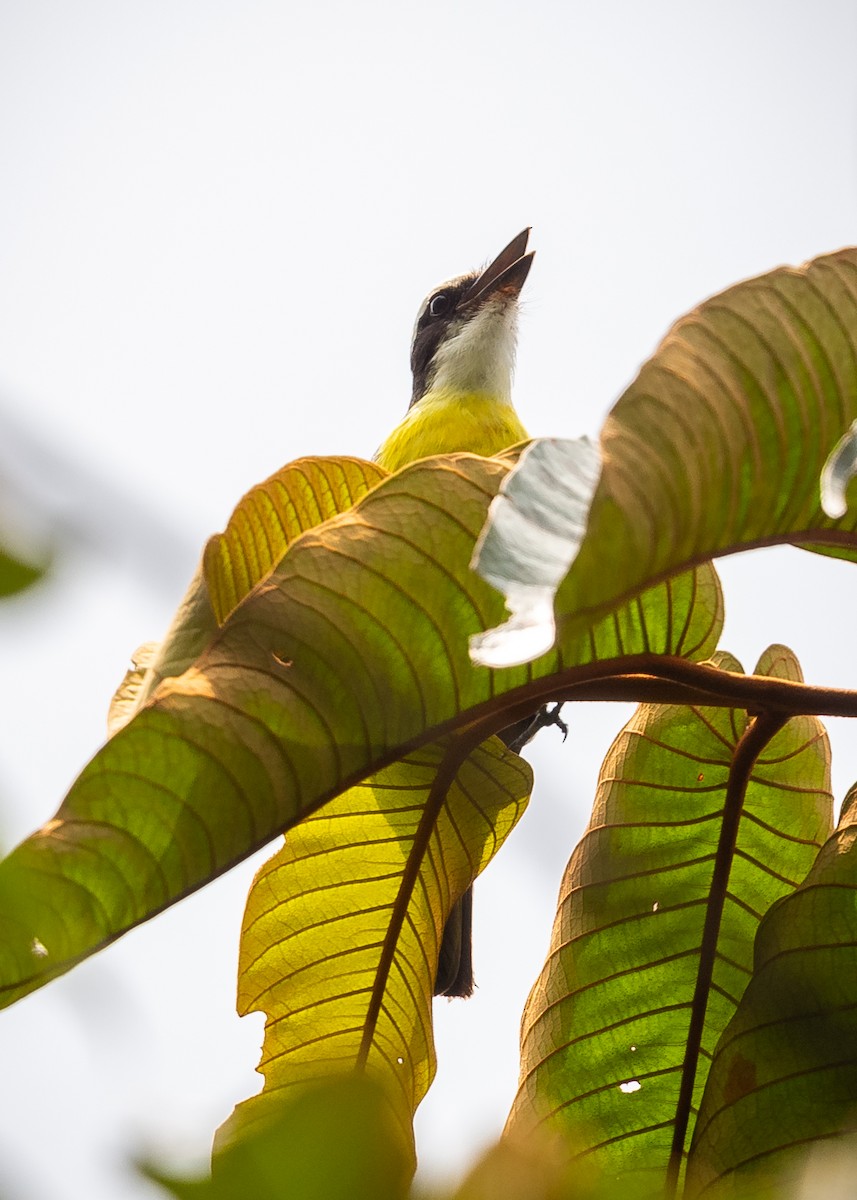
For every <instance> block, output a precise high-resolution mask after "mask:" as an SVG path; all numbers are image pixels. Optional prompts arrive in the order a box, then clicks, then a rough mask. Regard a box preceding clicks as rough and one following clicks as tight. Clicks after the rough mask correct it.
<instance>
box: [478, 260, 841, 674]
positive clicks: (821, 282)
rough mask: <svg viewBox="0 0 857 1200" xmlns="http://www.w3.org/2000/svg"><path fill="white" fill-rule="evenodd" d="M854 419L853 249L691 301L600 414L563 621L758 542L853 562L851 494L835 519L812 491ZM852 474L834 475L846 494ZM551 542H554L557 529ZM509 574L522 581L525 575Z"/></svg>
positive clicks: (560, 612) (563, 595)
mask: <svg viewBox="0 0 857 1200" xmlns="http://www.w3.org/2000/svg"><path fill="white" fill-rule="evenodd" d="M855 416H857V249H848V250H842V251H840V252H839V253H837V254H831V255H827V256H826V257H823V258H819V259H816V260H815V261H814V262H811V263H808V264H807V265H806V266H804V267H801V268H799V269H794V268H791V267H783V268H780V269H779V270H777V271H772V272H770V273H769V274H767V275H762V276H760V277H759V278H757V279H750V280H747V281H745V282H744V283H740V284H737V285H736V286H735V287H733V288H730V289H729V290H728V291H725V292H722V293H721V294H720V295H718V296H714V297H713V298H712V299H711V300H708V301H706V302H705V303H704V304H702V305H700V307H699V308H697V309H695V310H694V311H693V312H691V313H689V314H688V315H687V316H686V317H683V318H682V319H681V320H680V321H678V322H677V323H676V324H675V325H674V326H673V328H672V329H671V330H670V332H669V334H668V335H667V337H666V338H665V339H664V341H663V343H662V344H661V346H660V347H659V348H658V350H657V351H656V353H655V354H654V355H653V356H652V358H650V359H649V361H648V362H647V363H645V364H644V366H643V368H642V370H641V371H640V374H639V375H638V377H637V379H636V380H635V381H634V382H633V383H632V384H631V386H630V387H629V388H628V390H627V391H626V392H625V393H624V395H623V396H622V397H621V398H620V400H619V401H618V403H617V404H616V406H615V408H614V409H613V411H612V412H611V413H610V415H609V417H608V418H607V421H606V423H605V425H604V428H603V430H602V433H601V453H602V458H603V464H602V471H601V480H600V483H599V486H598V490H597V492H596V494H595V497H594V500H593V503H592V509H591V511H590V514H589V523H588V528H587V532H586V536H585V538H584V540H583V543H582V545H581V546H580V550H579V553H577V544H576V534H575V536H574V538H573V541H574V552H575V553H577V558H576V560H575V561H574V564H573V566H572V568H571V571H570V572H569V574H568V576H567V578H566V581H565V583H564V584H563V585H562V586H561V587H560V590H559V594H558V596H557V600H556V614H557V620H558V621H559V622H563V621H565V622H569V621H570V622H580V621H585V622H588V621H590V620H591V619H592V615H593V614H594V613H598V612H603V611H604V610H605V609H607V608H610V607H611V606H613V605H615V604H616V603H617V602H619V601H621V600H623V599H625V598H627V597H628V596H631V595H633V594H635V593H636V592H638V591H639V590H640V589H642V588H644V587H646V586H648V585H650V584H651V583H652V582H653V581H654V580H656V579H662V578H664V577H666V576H669V575H672V574H674V573H675V572H677V571H680V570H684V569H686V568H688V567H690V566H692V565H693V564H694V563H699V562H702V561H705V560H706V559H711V558H716V557H717V556H718V555H722V554H728V553H732V552H734V551H736V550H746V549H750V548H751V547H753V546H766V545H771V544H772V543H775V542H795V543H798V544H804V545H808V546H809V547H810V548H813V549H816V550H822V551H823V552H824V553H828V554H833V555H836V556H838V557H842V558H855V557H857V500H855V502H852V504H851V506H850V508H847V509H844V515H842V516H841V518H840V519H834V518H832V517H829V516H827V515H826V514H825V512H824V510H823V508H822V506H821V501H820V484H821V478H822V473H823V471H824V470H825V466H826V464H827V461H828V457H829V456H830V455H831V453H832V452H833V451H834V448H835V447H836V446H837V444H838V443H839V442H840V439H841V438H842V437H843V435H844V434H845V433H846V431H847V430H848V429H849V427H850V424H851V421H852V420H853V419H854V417H855ZM518 469H519V470H520V472H521V473H522V474H523V473H526V471H527V470H528V466H527V462H526V460H524V461H522V463H521V464H520V467H519V468H518ZM840 474H843V472H840ZM845 474H847V472H846V473H845ZM838 477H839V476H837V478H838ZM557 483H558V485H559V484H561V483H563V481H562V480H558V481H557ZM846 483H847V478H845V475H844V474H843V478H842V480H841V481H840V486H841V488H842V497H841V499H842V501H843V503H844V487H845V484H846ZM852 495H853V489H852ZM557 503H560V504H562V503H565V501H564V499H563V494H562V490H561V488H560V487H559V486H558V488H557ZM537 551H538V546H537V545H536V546H535V547H534V548H533V550H532V553H531V556H530V566H529V567H528V572H529V570H530V569H531V566H532V558H533V556H534V555H535V554H536V552H537ZM547 551H548V557H549V558H551V559H552V558H553V557H554V556H556V554H557V553H558V552H557V549H556V547H554V546H553V544H552V543H551V542H550V540H549V544H548V547H547ZM516 578H517V579H518V584H517V585H516V586H518V587H520V586H521V585H523V584H525V583H527V581H528V578H529V574H527V575H525V576H517V577H516ZM504 586H506V587H507V590H508V586H509V585H508V580H507V581H506V584H505V585H504ZM492 636H493V633H492ZM539 652H540V651H539Z"/></svg>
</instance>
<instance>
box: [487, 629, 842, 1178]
mask: <svg viewBox="0 0 857 1200" xmlns="http://www.w3.org/2000/svg"><path fill="white" fill-rule="evenodd" d="M719 661H720V665H722V666H723V667H724V669H726V670H738V669H739V668H738V665H737V663H735V662H734V660H730V659H729V658H728V657H726V656H720V659H719ZM757 674H771V675H775V676H777V677H779V678H788V679H796V678H797V679H799V678H800V674H799V668H798V666H797V662H796V660H795V659H794V656H793V655H792V654H791V652H790V651H788V650H786V649H785V648H784V647H772V648H771V650H769V651H767V652H766V654H765V655H764V656H763V657H762V659H761V661H760V663H759V665H758V667H757ZM747 719H748V718H747V715H746V714H745V713H744V712H743V711H740V710H730V709H715V708H692V707H675V706H669V707H660V706H649V705H643V706H641V707H640V708H639V709H638V710H637V712H636V713H635V715H634V716H633V717H632V719H631V721H630V722H629V723H628V725H626V727H625V729H624V730H623V731H622V733H620V735H619V737H618V738H617V739H616V741H615V742H614V744H613V747H612V748H611V750H610V752H609V754H608V756H607V758H606V760H605V762H604V766H603V768H602V772H601V779H600V782H599V786H598V792H597V795H596V799H595V805H594V808H593V813H592V818H591V820H590V823H589V826H588V828H587V831H586V833H585V834H584V837H583V839H582V840H581V842H580V844H579V845H578V847H577V849H576V850H575V852H574V854H573V856H572V859H571V862H570V863H569V866H568V870H567V872H566V876H565V879H564V881H563V884H562V887H561V890H560V898H559V908H558V911H557V917H556V923H555V925H554V931H553V938H552V941H551V949H550V952H549V955H548V958H547V962H546V964H545V967H544V969H543V971H542V973H541V975H540V977H539V979H538V981H537V982H536V984H535V986H534V988H533V991H532V993H531V995H530V998H529V1000H528V1002H527V1006H526V1009H525V1012H524V1018H523V1022H522V1036H521V1047H522V1054H521V1083H520V1088H519V1092H518V1095H517V1098H516V1100H515V1103H514V1106H513V1109H512V1113H511V1116H510V1121H509V1125H510V1128H511V1129H512V1131H519V1130H526V1129H527V1128H529V1127H532V1126H534V1125H539V1124H547V1126H548V1128H550V1129H557V1130H561V1131H562V1130H567V1131H569V1132H571V1133H576V1136H577V1137H578V1139H580V1138H586V1154H587V1156H588V1157H590V1156H591V1157H592V1158H593V1159H594V1161H595V1163H596V1164H597V1165H598V1166H599V1167H600V1168H601V1169H602V1170H603V1171H604V1172H605V1175H606V1176H607V1177H608V1178H619V1177H621V1179H622V1181H623V1182H622V1186H624V1185H625V1182H626V1181H628V1180H633V1179H635V1177H636V1183H637V1184H639V1183H640V1182H641V1179H644V1178H647V1179H648V1182H649V1187H650V1191H651V1195H653V1196H660V1195H661V1194H662V1191H663V1186H664V1180H665V1174H666V1169H667V1163H668V1160H669V1157H670V1151H671V1145H672V1139H673V1129H674V1126H675V1121H676V1116H677V1106H678V1101H679V1088H680V1084H681V1080H682V1074H683V1071H684V1070H686V1069H687V1068H686V1067H685V1066H684V1054H685V1047H686V1043H687V1034H688V1028H689V1022H690V1019H691V1011H692V1007H693V1004H694V992H695V988H696V980H697V973H698V971H699V966H700V946H701V940H702V929H703V922H704V920H705V915H706V907H707V905H708V902H709V896H710V890H711V885H712V870H713V865H714V859H715V853H716V851H717V846H718V838H719V835H720V825H721V817H722V813H723V805H724V798H725V791H726V783H727V779H728V775H729V768H730V763H731V759H732V754H733V751H734V749H735V746H736V744H737V742H738V740H739V738H740V736H741V734H742V733H743V731H744V729H745V727H746V723H747ZM828 789H829V752H828V745H827V738H826V735H825V734H824V731H823V729H822V727H821V725H820V723H819V722H818V721H817V720H816V719H815V718H813V717H798V718H794V719H793V720H791V721H789V722H788V724H787V725H786V726H785V727H784V728H783V729H782V730H781V732H780V733H778V734H777V735H776V736H775V737H774V738H773V740H772V741H771V742H770V743H769V744H768V746H767V747H766V748H765V750H764V751H763V753H762V755H761V756H760V757H759V759H758V760H757V762H756V765H755V767H754V768H753V771H752V775H751V779H750V783H749V786H748V788H747V793H746V799H745V806H744V810H743V816H742V819H741V824H740V828H739V833H738V840H737V849H736V853H735V856H734V859H733V862H732V867H731V873H730V875H729V884H728V893H727V901H726V905H725V908H724V912H723V917H722V922H721V926H720V932H719V938H718V941H717V947H716V957H715V962H714V972H713V979H712V985H711V987H710V989H709V990H708V992H707V994H706V995H705V997H704V1004H705V1024H704V1031H703V1038H702V1046H701V1055H700V1059H699V1063H698V1065H697V1066H696V1068H695V1074H694V1079H693V1102H692V1107H693V1110H694V1111H695V1109H696V1107H697V1106H698V1104H699V1100H700V1098H701V1095H702V1088H703V1085H704V1083H705V1078H706V1075H707V1069H708V1063H709V1061H710V1059H711V1055H712V1053H713V1052H714V1047H715V1045H716V1043H717V1039H718V1037H719V1036H720V1033H721V1032H722V1030H723V1029H724V1027H725V1025H726V1023H727V1021H728V1020H729V1019H730V1017H731V1016H732V1015H733V1013H734V1011H735V1006H736V1004H737V1003H738V1001H739V1000H740V998H741V995H742V993H743V991H744V988H745V987H746V985H747V981H748V979H749V977H750V972H751V968H752V949H753V937H754V934H755V931H756V928H757V925H758V922H759V919H760V918H761V917H762V916H763V914H764V913H765V912H766V911H767V910H768V909H769V908H770V906H771V905H772V904H773V903H774V902H775V901H776V900H777V899H779V898H780V897H782V896H784V895H788V894H789V893H790V892H791V891H792V890H793V889H794V887H795V886H796V885H797V884H799V883H800V882H801V880H802V879H803V877H804V875H805V874H806V872H807V870H808V869H809V867H810V865H811V864H812V862H813V860H814V857H815V854H816V851H817V848H818V846H819V845H820V844H821V843H822V842H823V840H824V839H825V837H826V836H827V834H828V831H829V828H830V795H829V791H828Z"/></svg>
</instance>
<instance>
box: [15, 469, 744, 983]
mask: <svg viewBox="0 0 857 1200" xmlns="http://www.w3.org/2000/svg"><path fill="white" fill-rule="evenodd" d="M507 470H508V467H507V465H506V464H505V463H504V462H500V461H497V460H492V459H482V458H477V457H474V456H471V455H451V456H448V457H445V458H442V459H438V460H424V461H423V462H421V463H418V464H415V465H414V466H413V467H412V468H410V469H409V470H406V471H403V472H401V473H399V474H397V475H395V476H393V477H391V478H390V479H388V480H385V481H384V482H383V483H382V484H381V485H380V486H379V487H377V488H376V489H375V490H374V491H372V492H371V493H369V495H367V496H366V497H365V498H364V500H363V501H361V502H360V503H359V504H358V505H357V506H356V507H355V508H354V509H352V510H351V511H349V512H348V513H345V514H343V515H341V516H338V517H335V518H334V519H333V520H331V521H328V522H326V523H325V524H324V525H321V526H319V527H318V529H316V530H312V531H309V532H307V533H305V534H303V536H301V537H300V538H298V539H297V540H296V541H295V542H294V543H293V544H292V546H291V547H290V548H289V550H288V552H287V553H286V555H285V556H284V558H283V559H282V561H281V562H280V563H279V564H278V566H277V567H276V568H275V569H274V570H273V572H272V573H271V574H270V576H268V578H267V579H265V580H264V581H263V582H262V583H260V584H259V585H258V586H257V587H256V588H255V589H254V590H253V591H252V592H251V593H250V594H249V595H248V596H247V597H246V599H245V600H244V601H243V602H242V603H241V604H240V605H239V606H238V607H237V608H236V609H235V610H234V612H233V613H232V614H231V616H230V617H229V618H228V619H227V620H226V622H225V623H224V625H223V627H222V629H221V630H220V631H219V632H218V633H217V634H216V635H215V636H214V638H213V639H212V640H211V642H210V644H209V645H208V647H207V649H206V650H205V651H204V652H203V654H202V655H201V656H200V657H199V658H198V659H197V660H196V662H195V663H194V665H193V667H191V668H190V669H188V670H187V671H185V672H184V673H183V674H182V675H180V676H178V677H176V678H169V679H166V680H165V681H164V682H163V683H162V684H161V685H160V687H159V688H158V690H157V691H156V692H155V694H154V695H153V697H152V699H151V701H150V702H149V704H148V705H146V706H145V707H144V708H142V709H141V710H140V711H139V712H138V713H137V715H136V716H135V717H134V718H133V720H131V721H130V722H129V724H128V725H127V726H126V727H125V728H124V729H122V730H120V732H119V733H118V734H117V735H116V736H115V737H114V738H112V739H111V740H110V741H109V742H108V743H107V745H106V746H105V747H104V748H103V749H102V750H101V751H100V752H99V753H98V754H97V755H96V756H95V758H94V759H93V760H92V762H91V763H90V764H89V765H88V766H87V767H86V768H85V769H84V771H83V772H82V774H81V776H80V777H79V779H78V780H77V782H76V783H75V785H74V787H73V788H72V790H71V792H70V793H69V795H68V797H67V798H66V800H65V802H64V803H63V805H62V807H61V809H60V811H59V812H58V814H57V817H56V819H55V820H53V821H50V822H48V824H47V825H45V826H44V827H43V828H42V829H41V830H39V831H38V832H37V833H36V834H34V835H33V836H32V837H31V838H29V839H28V840H27V841H26V842H24V843H23V844H22V845H21V846H20V847H19V848H18V849H17V850H16V851H14V852H13V854H12V855H10V856H9V858H7V859H6V860H5V862H4V863H3V864H2V865H0V884H2V883H3V882H4V881H5V883H6V885H7V886H6V888H5V890H4V889H3V888H0V895H3V896H6V895H15V894H18V895H20V897H21V905H22V911H26V912H27V914H28V919H26V920H25V919H24V918H23V917H22V916H20V915H19V916H17V917H15V915H14V914H12V913H6V912H4V911H3V909H2V908H0V920H3V923H4V926H5V927H6V928H7V929H8V931H9V932H8V936H6V937H4V939H3V942H2V945H0V996H2V998H3V1000H4V1001H5V1002H6V1003H9V1002H10V1001H11V1000H13V999H15V998H16V997H17V996H19V995H22V994H24V993H25V992H27V991H30V990H32V989H33V988H34V987H38V986H40V984H42V983H44V982H45V981H46V980H47V979H49V978H51V977H52V975H55V974H57V973H59V972H61V971H63V970H67V969H68V968H69V966H71V965H72V964H73V963H74V962H75V961H77V960H78V959H79V958H80V957H82V956H84V955H86V954H89V953H92V951H93V950H96V949H98V948H99V947H101V946H103V945H105V944H107V943H108V942H110V941H111V940H112V939H113V938H115V937H117V936H118V935H119V934H120V933H122V932H124V931H125V930H126V929H128V928H130V927H131V926H133V925H135V924H137V923H138V922H140V921H143V920H145V919H146V918H147V917H149V916H151V915H153V914H154V913H155V912H158V911H160V910H161V909H162V908H164V907H166V906H167V905H169V904H171V903H172V902H173V901H175V900H176V899H179V898H180V897H181V896H183V895H186V894H187V893H188V892H190V891H193V890H194V889H195V888H197V887H199V886H200V885H201V884H202V883H205V882H206V881H207V880H209V879H212V878H214V877H215V876H216V875H218V874H220V873H221V872H222V871H224V870H226V869H227V868H228V867H230V866H231V865H232V864H233V863H235V862H237V861H239V860H240V859H241V858H243V857H245V856H246V855H247V854H249V853H250V852H251V851H253V850H255V849H257V848H258V847H259V846H262V845H264V844H265V843H266V842H268V841H270V839H271V838H272V837H273V836H275V835H276V834H277V833H280V832H282V831H284V830H285V829H287V828H289V827H290V826H291V825H293V824H294V823H295V822H296V821H298V820H300V819H301V818H302V817H305V816H306V815H308V814H309V813H310V812H312V811H313V810H314V809H316V808H317V807H318V806H319V805H320V804H322V803H324V802H325V801H328V800H330V799H331V798H332V797H333V796H335V795H337V794H338V793H339V792H341V791H343V790H344V789H345V788H347V787H350V786H352V785H353V784H355V783H357V782H359V781H360V780H361V779H364V778H365V777H366V776H367V775H368V774H371V773H372V772H374V771H377V770H379V769H380V768H382V767H383V766H385V765H388V764H389V763H391V762H393V761H395V760H397V759H399V758H401V757H403V756H404V755H405V754H407V753H409V752H410V751H411V750H413V749H415V748H417V747H418V746H419V745H422V744H424V743H426V742H429V741H434V740H436V739H437V738H438V736H440V735H442V734H443V733H444V731H445V728H446V727H452V726H453V725H454V724H458V725H464V724H467V723H468V722H469V721H471V720H472V719H473V717H474V716H478V715H479V714H480V713H485V712H489V711H494V710H498V711H499V709H500V707H501V704H500V698H502V697H504V696H506V697H508V698H509V701H511V700H513V699H514V696H515V689H521V688H524V687H526V686H527V685H528V684H530V683H531V682H532V681H533V680H534V679H538V678H545V679H549V678H550V677H551V676H552V675H553V674H555V672H556V671H557V670H558V669H560V668H563V667H564V668H570V667H574V666H575V665H581V666H582V665H583V664H587V663H591V662H592V661H594V660H600V659H613V658H616V657H617V656H619V655H621V654H627V653H634V652H637V651H640V650H652V651H656V652H665V653H677V654H684V655H686V656H688V657H693V658H702V657H705V656H706V655H708V654H710V653H711V651H712V649H713V648H714V646H715V645H716V639H717V636H718V634H719V629H720V623H721V620H722V604H721V597H720V591H719V586H718V583H717V578H716V575H715V574H714V572H713V571H712V570H711V568H710V567H702V568H700V569H699V570H698V571H696V572H695V573H691V574H688V575H685V576H683V577H681V578H680V579H676V580H671V581H669V582H668V583H664V584H661V585H658V586H656V587H654V588H653V589H651V591H650V592H649V593H647V594H646V595H645V597H641V598H638V599H635V600H634V601H633V602H631V603H629V604H627V605H626V606H625V607H624V608H620V609H619V610H617V611H616V612H615V613H613V614H610V615H609V616H608V617H606V618H605V619H604V620H602V621H601V622H599V623H597V624H596V625H594V626H593V627H592V628H587V629H581V628H579V627H576V628H575V629H574V630H570V631H569V632H568V635H567V636H566V637H564V638H563V639H561V641H560V644H559V645H558V647H557V649H556V650H555V651H554V652H553V653H552V654H550V655H548V656H546V657H545V659H544V660H542V661H541V662H540V663H539V664H538V665H537V666H529V667H522V668H515V669H513V670H509V671H506V672H489V671H484V670H477V669H476V668H474V667H473V666H472V665H471V663H470V662H469V659H468V657H467V638H468V635H469V634H471V633H475V632H476V631H477V630H478V629H480V628H484V627H485V625H486V624H487V623H490V622H492V621H496V619H497V618H498V617H499V615H500V601H499V598H498V597H497V595H496V594H495V593H494V592H493V591H492V589H490V588H489V587H488V585H487V584H484V583H483V582H482V581H481V580H479V579H478V578H477V577H476V576H475V575H474V574H473V573H472V572H471V571H470V569H469V562H470V556H471V554H472V551H473V545H474V542H475V540H476V536H477V534H478V532H479V529H480V528H481V526H482V523H483V521H484V517H485V512H486V510H487V507H488V504H489V503H490V500H491V499H492V497H493V495H494V494H495V492H496V489H497V486H498V484H499V481H500V479H501V478H502V477H503V475H504V474H505V473H506V471H507ZM34 910H35V911H36V912H37V914H38V917H37V920H36V921H35V924H34V923H33V922H32V921H31V920H30V919H29V914H31V913H32V912H33V911H34ZM34 939H38V942H39V943H40V944H41V945H43V946H44V947H45V948H46V951H47V952H46V954H44V955H41V956H40V957H39V958H38V959H34V957H33V953H32V945H33V940H34Z"/></svg>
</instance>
